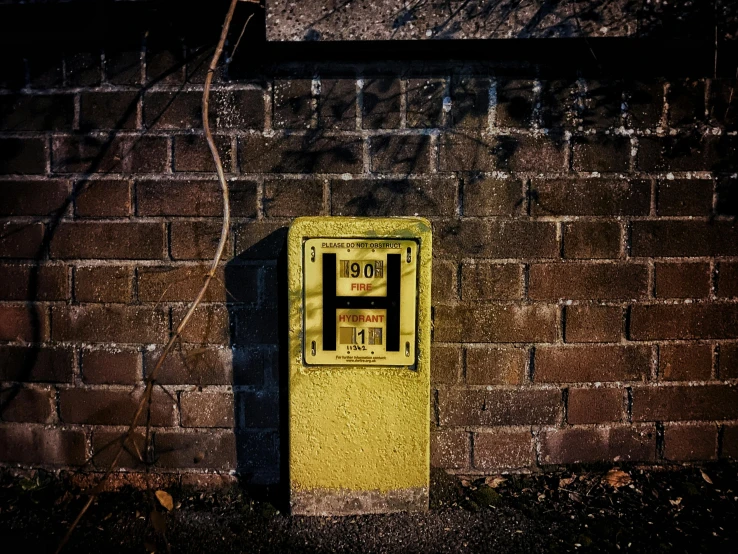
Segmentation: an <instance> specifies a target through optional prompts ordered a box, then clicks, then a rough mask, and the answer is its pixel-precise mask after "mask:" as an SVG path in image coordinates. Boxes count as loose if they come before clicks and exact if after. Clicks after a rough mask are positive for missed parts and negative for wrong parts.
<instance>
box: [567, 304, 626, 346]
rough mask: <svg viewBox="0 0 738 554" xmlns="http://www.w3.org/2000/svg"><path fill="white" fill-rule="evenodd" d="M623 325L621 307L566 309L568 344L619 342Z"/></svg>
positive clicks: (593, 306)
mask: <svg viewBox="0 0 738 554" xmlns="http://www.w3.org/2000/svg"><path fill="white" fill-rule="evenodd" d="M622 324H623V309H622V308H621V307H620V306H597V305H586V304H585V305H578V306H567V307H566V325H565V327H564V335H565V340H566V342H619V341H620V336H621V328H622Z"/></svg>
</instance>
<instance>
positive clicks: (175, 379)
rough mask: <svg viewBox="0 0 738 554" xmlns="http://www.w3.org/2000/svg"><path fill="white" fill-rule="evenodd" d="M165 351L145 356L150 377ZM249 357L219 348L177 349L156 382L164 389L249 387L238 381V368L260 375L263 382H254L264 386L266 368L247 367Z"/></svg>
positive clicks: (170, 355)
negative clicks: (240, 385)
mask: <svg viewBox="0 0 738 554" xmlns="http://www.w3.org/2000/svg"><path fill="white" fill-rule="evenodd" d="M160 356H161V350H153V351H147V352H146V353H145V354H144V360H145V363H146V374H147V375H151V372H152V371H153V369H154V367H155V366H156V364H157V363H158V362H159V358H160ZM245 358H246V357H245V356H244V355H243V354H242V353H240V352H239V351H235V352H232V351H231V349H230V348H218V347H209V348H205V347H201V348H196V347H191V348H187V347H180V348H175V349H173V350H172V351H171V352H170V353H169V356H167V359H166V360H165V361H164V364H163V365H162V366H161V368H160V369H159V371H158V372H157V374H156V381H157V382H158V383H161V384H163V385H200V386H204V385H232V384H245V383H242V382H241V381H240V380H239V379H236V378H234V371H233V370H234V366H235V367H236V368H237V369H239V370H243V372H246V371H256V370H258V372H259V373H260V375H259V379H258V380H256V379H254V380H253V382H249V384H253V385H254V386H259V385H261V384H262V382H263V374H264V371H263V366H261V365H259V366H258V368H256V367H255V366H256V365H258V364H256V363H253V362H254V361H253V360H249V361H250V362H252V363H247V361H246V360H245Z"/></svg>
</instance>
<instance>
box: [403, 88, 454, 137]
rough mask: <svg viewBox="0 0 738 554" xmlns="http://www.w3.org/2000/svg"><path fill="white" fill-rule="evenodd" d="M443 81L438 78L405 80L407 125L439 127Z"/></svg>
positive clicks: (412, 126) (441, 111)
mask: <svg viewBox="0 0 738 554" xmlns="http://www.w3.org/2000/svg"><path fill="white" fill-rule="evenodd" d="M444 89H445V83H444V82H443V80H440V79H408V80H407V126H408V127H411V128H418V127H440V126H441V122H442V117H443V115H442V114H443V95H444Z"/></svg>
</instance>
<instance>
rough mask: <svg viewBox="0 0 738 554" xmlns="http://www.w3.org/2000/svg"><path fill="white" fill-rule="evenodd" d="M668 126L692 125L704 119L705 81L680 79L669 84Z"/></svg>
mask: <svg viewBox="0 0 738 554" xmlns="http://www.w3.org/2000/svg"><path fill="white" fill-rule="evenodd" d="M667 101H668V105H669V124H670V125H671V126H674V127H676V126H682V125H693V124H694V123H696V122H697V121H703V120H704V119H705V81H704V80H702V79H699V80H694V79H682V80H677V81H675V82H671V83H669V88H668V92H667Z"/></svg>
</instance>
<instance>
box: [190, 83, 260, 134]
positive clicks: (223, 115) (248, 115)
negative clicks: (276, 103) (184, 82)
mask: <svg viewBox="0 0 738 554" xmlns="http://www.w3.org/2000/svg"><path fill="white" fill-rule="evenodd" d="M198 94H199V93H198ZM209 116H210V122H211V125H212V127H213V129H214V130H215V131H224V130H229V129H263V128H264V93H263V91H262V90H260V89H256V90H254V89H252V90H219V91H215V92H213V95H212V98H211V99H210V113H209Z"/></svg>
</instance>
